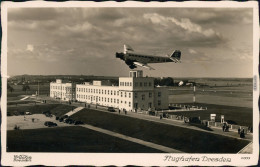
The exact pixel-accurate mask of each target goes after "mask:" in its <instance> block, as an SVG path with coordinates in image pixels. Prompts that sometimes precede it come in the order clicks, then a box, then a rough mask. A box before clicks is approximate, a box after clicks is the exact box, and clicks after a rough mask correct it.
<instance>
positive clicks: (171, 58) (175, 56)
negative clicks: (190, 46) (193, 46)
mask: <svg viewBox="0 0 260 167" xmlns="http://www.w3.org/2000/svg"><path fill="white" fill-rule="evenodd" d="M116 58H120V59H121V60H123V61H125V63H126V64H127V65H128V66H129V68H130V69H134V68H137V66H140V67H144V68H148V69H149V70H154V68H152V67H151V66H149V65H147V64H148V63H166V62H175V63H177V62H181V61H180V59H181V51H179V50H175V51H173V52H172V54H171V55H168V54H167V55H166V57H161V56H152V55H144V54H139V53H135V52H134V49H133V48H132V47H131V46H129V45H126V44H125V45H124V52H123V53H122V52H121V53H118V52H116Z"/></svg>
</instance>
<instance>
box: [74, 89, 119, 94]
mask: <svg viewBox="0 0 260 167" xmlns="http://www.w3.org/2000/svg"><path fill="white" fill-rule="evenodd" d="M76 90H77V92H88V93H96V94H108V95H119V91H115V90H104V89H92V88H77V89H76Z"/></svg>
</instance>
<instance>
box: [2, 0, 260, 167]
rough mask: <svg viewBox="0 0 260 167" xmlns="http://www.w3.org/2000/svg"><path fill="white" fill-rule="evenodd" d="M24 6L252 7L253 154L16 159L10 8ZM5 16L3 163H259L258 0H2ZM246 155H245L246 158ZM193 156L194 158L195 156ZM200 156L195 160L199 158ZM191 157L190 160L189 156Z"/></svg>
mask: <svg viewBox="0 0 260 167" xmlns="http://www.w3.org/2000/svg"><path fill="white" fill-rule="evenodd" d="M24 7H31V8H35V7H41V8H44V7H59V8H63V7H147V8H148V7H162V8H164V7H167V8H169V7H180V8H181V7H185V8H195V7H198V8H221V7H222V8H223V7H225V8H236V7H243V8H252V9H253V34H254V35H253V40H254V41H253V76H252V78H254V85H256V88H255V89H253V127H254V128H253V129H254V134H253V154H186V153H184V154H176V153H160V154H159V153H152V154H151V153H149V154H147V153H131V154H129V153H30V152H26V153H25V152H20V153H19V155H27V156H29V157H31V161H28V162H14V161H13V159H14V156H15V155H17V154H18V153H12V152H6V129H7V116H6V115H7V106H6V104H7V31H8V30H7V10H8V8H24ZM1 9H2V10H1V19H2V23H1V24H2V52H1V77H2V96H1V111H2V112H1V114H2V125H1V132H2V133H1V153H2V156H1V163H2V165H8V166H28V165H48V166H65V165H94V166H105V165H117V166H125V165H140V166H187V165H200V166H222V165H230V166H249V165H256V164H257V163H258V157H259V129H258V127H259V112H258V111H259V109H258V98H259V74H258V66H259V16H258V3H257V2H256V1H248V2H230V1H220V2H198V1H192V2H135V1H127V2H113V1H109V2H71V1H69V2H44V1H28V2H2V3H1ZM165 156H172V157H177V158H178V157H184V158H185V159H187V161H178V162H175V161H165ZM203 156H206V157H208V158H220V159H221V158H224V159H230V161H231V162H228V161H225V162H212V161H202V157H203ZM245 157H246V158H245ZM192 158H194V160H192ZM198 158H199V159H200V160H199V161H196V159H198ZM188 159H190V160H188Z"/></svg>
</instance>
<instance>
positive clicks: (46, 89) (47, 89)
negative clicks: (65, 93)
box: [7, 84, 50, 100]
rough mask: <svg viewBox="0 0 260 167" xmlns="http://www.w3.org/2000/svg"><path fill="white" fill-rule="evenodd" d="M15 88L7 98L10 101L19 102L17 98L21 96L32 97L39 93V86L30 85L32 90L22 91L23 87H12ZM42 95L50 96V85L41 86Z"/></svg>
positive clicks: (8, 92)
mask: <svg viewBox="0 0 260 167" xmlns="http://www.w3.org/2000/svg"><path fill="white" fill-rule="evenodd" d="M12 87H13V88H14V91H13V92H10V91H7V98H8V100H9V99H10V100H17V99H16V98H15V97H17V96H20V95H32V94H35V93H36V91H38V85H29V87H30V90H28V91H26V92H25V91H22V87H23V86H22V85H12ZM39 89H40V95H47V94H50V84H43V85H40V86H39Z"/></svg>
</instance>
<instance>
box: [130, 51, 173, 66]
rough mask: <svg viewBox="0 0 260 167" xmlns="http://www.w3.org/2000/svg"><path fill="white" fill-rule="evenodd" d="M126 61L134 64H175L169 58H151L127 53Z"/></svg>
mask: <svg viewBox="0 0 260 167" xmlns="http://www.w3.org/2000/svg"><path fill="white" fill-rule="evenodd" d="M125 60H130V61H133V62H142V63H144V64H148V63H163V62H173V60H171V59H170V58H169V57H160V56H151V55H144V54H136V53H126V54H125Z"/></svg>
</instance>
